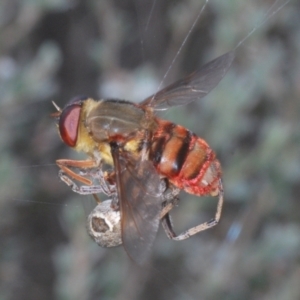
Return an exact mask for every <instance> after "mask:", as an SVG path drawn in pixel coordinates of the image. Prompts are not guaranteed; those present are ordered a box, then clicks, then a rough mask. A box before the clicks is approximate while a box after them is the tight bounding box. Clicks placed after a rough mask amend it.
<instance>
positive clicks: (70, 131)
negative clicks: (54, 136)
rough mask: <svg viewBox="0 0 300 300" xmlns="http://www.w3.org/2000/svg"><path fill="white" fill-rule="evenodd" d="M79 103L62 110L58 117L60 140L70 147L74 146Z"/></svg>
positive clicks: (79, 108)
mask: <svg viewBox="0 0 300 300" xmlns="http://www.w3.org/2000/svg"><path fill="white" fill-rule="evenodd" d="M80 111H81V105H78V104H73V105H70V106H67V107H66V108H64V110H63V111H62V113H61V115H60V118H59V124H58V126H59V132H60V136H61V138H62V140H63V141H64V142H65V143H66V144H67V145H68V146H70V147H75V146H76V142H77V137H78V126H79V122H80Z"/></svg>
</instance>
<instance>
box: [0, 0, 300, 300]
mask: <svg viewBox="0 0 300 300" xmlns="http://www.w3.org/2000/svg"><path fill="white" fill-rule="evenodd" d="M206 2H208V3H207V4H206V6H205V8H204V10H203V12H202V13H201V16H200V18H199V20H198V21H197V23H196V25H195V27H193V28H192V30H191V34H190V36H189V37H188V39H187V41H186V43H185V44H184V46H183V47H182V49H181V50H180V51H179V54H178V56H176V55H177V52H178V50H179V49H180V47H181V45H182V43H183V41H184V39H185V38H186V37H187V34H188V32H189V30H190V29H191V26H192V24H193V22H194V20H195V19H196V17H197V16H198V14H199V13H200V11H201V9H202V7H203V6H204V5H205V3H206ZM275 2H276V3H275ZM277 2H278V3H277ZM274 3H275V6H273V4H274ZM283 3H284V1H283V0H281V1H275V0H273V1H267V0H264V1H256V0H247V1H246V0H242V1H241V0H228V1H224V0H222V1H220V0H210V1H204V0H203V1H196V0H182V1H179V0H178V1H155V0H146V1H138V0H126V1H124V0H115V1H107V0H104V1H97V0H89V1H84V0H78V1H71V0H56V1H53V0H44V1H41V0H40V1H38V0H31V1H30V0H25V1H17V0H13V1H9V0H3V1H1V2H0V91H1V98H0V108H1V109H0V154H1V157H0V178H1V180H0V244H1V247H0V299H18V300H20V299H130V300H133V299H157V300H159V299H272V300H273V299H291V300H293V299H300V285H299V282H300V263H299V262H300V201H299V198H300V185H299V181H300V122H299V117H300V89H299V86H300V84H299V83H300V57H299V53H300V18H299V10H300V6H299V2H296V1H294V2H292V1H291V2H289V3H288V4H287V5H286V6H284V7H283V8H282V9H281V10H279V11H278V12H277V13H276V14H274V12H276V11H277V8H278V7H280V5H281V4H283ZM268 12H269V14H268V15H267V13H268ZM268 16H272V17H271V18H268ZM252 28H256V31H255V32H254V33H253V34H252V35H251V36H250V37H249V38H248V39H247V40H246V41H245V42H244V43H243V44H242V45H241V46H239V47H238V48H237V51H236V59H235V62H234V64H233V66H232V68H231V69H230V71H229V73H228V74H227V75H226V77H225V78H224V79H223V81H222V82H221V83H220V84H219V85H218V87H217V88H216V89H215V90H214V91H213V92H211V94H210V95H209V96H207V97H206V98H205V99H204V100H201V101H199V103H192V104H190V105H189V106H187V107H180V108H178V109H177V108H176V109H173V110H170V111H168V112H167V113H164V114H163V115H162V117H163V118H167V119H171V120H174V121H175V122H176V123H180V124H182V125H184V126H186V127H188V128H190V129H191V130H193V131H194V132H196V133H197V134H198V135H200V136H202V137H204V138H205V139H206V140H207V141H208V143H209V144H210V145H211V146H212V147H213V149H214V150H215V151H216V153H217V155H218V157H219V159H220V161H221V163H222V166H223V177H224V183H225V200H226V203H225V207H224V213H223V215H222V219H221V223H220V224H219V225H218V226H217V227H216V228H214V229H211V230H209V231H206V232H203V233H201V234H199V235H197V236H194V237H192V238H191V239H189V240H186V241H184V242H173V241H169V240H168V239H167V237H166V236H165V235H164V233H163V232H160V233H159V235H158V238H157V241H156V242H155V245H154V247H153V256H152V258H151V261H150V262H149V263H148V264H147V265H146V266H144V267H138V266H134V265H133V264H132V263H131V262H130V261H129V259H128V257H127V256H126V254H125V251H124V250H123V248H122V247H120V248H116V249H101V248H99V247H98V246H97V245H95V244H94V243H93V242H92V241H91V240H90V239H89V237H88V236H87V233H86V230H85V219H86V217H87V215H88V213H89V212H90V211H91V210H92V208H93V206H94V203H93V200H92V198H91V197H88V196H85V197H83V196H79V195H76V194H74V193H73V192H72V191H71V190H70V189H69V188H68V187H67V186H65V185H64V184H62V183H61V182H60V181H59V179H58V177H57V172H58V168H57V167H56V166H55V160H56V159H58V158H71V157H75V155H77V154H74V153H73V152H72V151H71V150H69V149H68V148H67V147H66V146H65V145H63V143H62V142H61V141H60V139H59V137H58V135H57V132H56V126H55V121H54V120H53V119H51V118H50V117H49V115H50V113H52V112H54V108H53V107H52V104H51V100H55V102H56V103H57V104H58V105H60V106H64V104H65V103H66V102H67V101H68V100H69V98H71V97H73V96H75V95H78V94H86V95H90V96H92V97H94V98H100V97H118V98H123V99H132V100H135V101H140V100H141V99H143V98H144V97H146V96H148V95H150V94H151V93H153V92H155V91H156V90H157V89H158V88H159V87H161V84H162V85H166V84H167V83H170V82H172V81H173V80H175V79H178V78H180V77H182V76H184V75H185V74H187V73H189V72H192V71H193V70H195V69H196V68H199V67H200V66H201V65H202V64H203V63H204V62H206V61H208V60H209V59H212V58H214V57H216V56H218V55H221V54H223V53H225V52H227V51H230V50H231V49H233V48H235V47H236V46H237V45H238V44H239V42H240V41H242V40H243V39H244V38H245V37H246V36H247V35H248V34H249V32H251V30H252ZM175 56H176V60H175V61H173V59H174V57H175ZM170 66H172V68H171V69H170V71H169V72H168V74H167V76H166V78H164V75H165V74H166V72H167V70H168V69H169V67H170ZM215 205H216V203H215V201H214V199H207V200H206V199H200V198H197V197H191V196H187V195H182V198H181V202H180V205H179V207H178V208H176V209H175V211H174V223H175V227H176V229H177V230H178V231H179V230H180V229H181V230H183V229H185V228H188V227H189V226H192V225H195V224H197V223H200V222H202V221H205V220H208V219H210V218H211V216H212V215H213V214H214V210H215Z"/></svg>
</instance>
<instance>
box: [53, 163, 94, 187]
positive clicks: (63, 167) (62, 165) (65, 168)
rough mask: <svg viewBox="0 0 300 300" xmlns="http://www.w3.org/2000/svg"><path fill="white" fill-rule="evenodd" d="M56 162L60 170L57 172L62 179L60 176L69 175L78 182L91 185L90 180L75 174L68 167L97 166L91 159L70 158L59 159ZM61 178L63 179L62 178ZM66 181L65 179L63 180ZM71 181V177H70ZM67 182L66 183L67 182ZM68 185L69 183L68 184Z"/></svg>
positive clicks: (85, 167) (88, 167)
mask: <svg viewBox="0 0 300 300" xmlns="http://www.w3.org/2000/svg"><path fill="white" fill-rule="evenodd" d="M56 164H57V165H58V166H59V168H60V169H61V171H62V172H59V177H60V178H61V179H62V176H68V177H71V178H73V179H75V180H77V181H79V182H82V183H83V184H85V185H92V184H93V182H92V180H90V179H88V178H86V177H84V176H82V175H80V174H77V173H76V172H74V171H73V170H71V169H70V168H78V169H92V168H95V167H97V163H96V162H95V161H93V160H72V159H59V160H57V161H56ZM65 174H66V175H65ZM62 180H63V179H62ZM63 181H64V182H66V183H67V181H65V180H63ZM70 181H71V179H70ZM67 184H68V183H67ZM68 185H70V184H68Z"/></svg>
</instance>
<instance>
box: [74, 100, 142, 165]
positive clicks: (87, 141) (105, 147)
mask: <svg viewBox="0 0 300 300" xmlns="http://www.w3.org/2000/svg"><path fill="white" fill-rule="evenodd" d="M98 105H99V101H95V100H93V99H91V98H89V99H87V100H86V101H84V103H83V105H82V108H81V113H80V124H79V127H78V137H77V143H76V146H75V147H74V148H75V150H76V151H78V152H84V153H86V154H87V155H89V156H91V157H95V156H96V155H95V151H97V152H99V156H101V158H102V160H103V161H104V162H105V163H107V164H109V165H113V159H112V156H111V149H110V145H109V143H105V142H103V143H98V142H96V141H95V140H94V139H93V138H92V136H91V135H90V134H89V132H88V130H87V128H86V126H85V120H86V118H87V117H88V116H89V114H90V112H91V111H93V110H94V109H95V108H96V107H97V106H98ZM139 145H140V138H134V139H131V140H129V141H127V142H126V144H125V145H124V148H123V149H124V150H125V151H128V152H130V153H132V154H138V149H139Z"/></svg>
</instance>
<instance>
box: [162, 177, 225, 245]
mask: <svg viewBox="0 0 300 300" xmlns="http://www.w3.org/2000/svg"><path fill="white" fill-rule="evenodd" d="M218 190H219V200H218V205H217V211H216V214H215V217H214V218H213V219H212V220H210V221H209V222H204V223H202V224H199V225H197V226H195V227H192V228H190V229H188V230H187V231H185V232H183V233H181V234H179V235H177V234H176V233H175V232H174V230H173V225H172V222H171V219H170V217H169V214H168V213H167V214H166V215H165V217H164V218H163V219H162V225H163V228H164V230H165V232H166V234H167V236H168V238H170V239H172V240H175V241H182V240H185V239H187V238H189V237H191V236H192V235H194V234H197V233H198V232H201V231H203V230H206V229H209V228H211V227H213V226H215V225H217V224H218V223H219V220H220V217H221V213H222V207H223V202H224V191H223V184H222V180H221V178H220V179H219V185H218Z"/></svg>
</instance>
